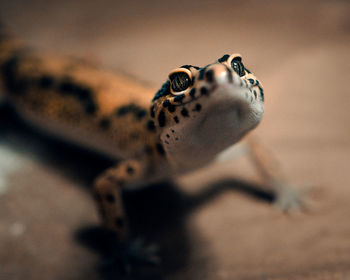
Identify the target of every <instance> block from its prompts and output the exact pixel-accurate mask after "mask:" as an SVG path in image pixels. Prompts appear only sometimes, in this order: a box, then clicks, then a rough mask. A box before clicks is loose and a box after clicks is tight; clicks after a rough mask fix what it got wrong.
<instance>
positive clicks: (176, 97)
mask: <svg viewBox="0 0 350 280" xmlns="http://www.w3.org/2000/svg"><path fill="white" fill-rule="evenodd" d="M184 98H185V95H184V94H180V95H176V96H175V98H174V101H175V102H181V100H182V99H184Z"/></svg>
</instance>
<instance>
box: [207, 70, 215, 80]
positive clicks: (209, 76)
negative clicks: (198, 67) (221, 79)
mask: <svg viewBox="0 0 350 280" xmlns="http://www.w3.org/2000/svg"><path fill="white" fill-rule="evenodd" d="M205 78H206V80H207V81H208V82H209V83H212V82H214V71H213V69H210V70H208V71H207V72H205Z"/></svg>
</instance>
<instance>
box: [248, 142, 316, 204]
mask: <svg viewBox="0 0 350 280" xmlns="http://www.w3.org/2000/svg"><path fill="white" fill-rule="evenodd" d="M246 143H247V146H248V149H247V151H248V153H249V155H250V158H251V159H252V162H253V163H254V165H255V167H256V169H257V170H258V172H259V174H260V175H261V176H262V178H263V179H264V181H265V182H266V184H267V187H269V188H270V189H271V190H272V192H273V193H274V195H275V196H276V199H275V205H276V206H277V208H279V209H280V210H282V211H288V210H292V209H299V208H301V207H303V208H307V204H308V203H307V201H306V199H305V194H306V193H307V192H309V191H310V188H308V187H306V188H302V189H296V188H294V187H293V186H291V185H290V184H289V183H288V181H287V179H286V177H285V175H284V174H283V173H282V170H281V168H280V165H279V164H278V162H277V160H276V159H275V158H274V157H273V156H272V155H271V153H269V152H268V151H267V150H266V148H265V147H263V145H262V144H261V143H260V142H259V141H258V139H256V138H255V137H253V136H248V137H247V140H246Z"/></svg>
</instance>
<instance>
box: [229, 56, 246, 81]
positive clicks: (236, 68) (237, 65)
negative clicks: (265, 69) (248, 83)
mask: <svg viewBox="0 0 350 280" xmlns="http://www.w3.org/2000/svg"><path fill="white" fill-rule="evenodd" d="M231 66H232V69H233V70H234V71H235V72H236V73H237V74H238V75H239V76H240V77H242V76H243V75H244V66H243V64H242V63H241V62H239V61H235V60H232V62H231Z"/></svg>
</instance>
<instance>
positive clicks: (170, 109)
mask: <svg viewBox="0 0 350 280" xmlns="http://www.w3.org/2000/svg"><path fill="white" fill-rule="evenodd" d="M175 110H176V106H174V105H173V104H170V105H169V106H168V111H169V112H170V113H173V112H175Z"/></svg>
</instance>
